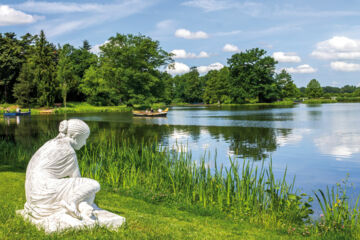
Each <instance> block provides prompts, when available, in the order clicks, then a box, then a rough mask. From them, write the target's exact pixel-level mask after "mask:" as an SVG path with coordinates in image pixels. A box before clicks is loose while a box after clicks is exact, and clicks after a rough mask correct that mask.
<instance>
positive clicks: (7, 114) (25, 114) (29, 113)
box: [4, 111, 31, 117]
mask: <svg viewBox="0 0 360 240" xmlns="http://www.w3.org/2000/svg"><path fill="white" fill-rule="evenodd" d="M30 115H31V111H28V112H11V113H4V117H15V116H30Z"/></svg>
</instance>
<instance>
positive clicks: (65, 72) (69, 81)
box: [56, 44, 78, 107]
mask: <svg viewBox="0 0 360 240" xmlns="http://www.w3.org/2000/svg"><path fill="white" fill-rule="evenodd" d="M74 50H75V49H74V47H73V46H71V45H70V44H65V45H64V46H63V47H62V49H61V50H60V54H59V63H58V65H57V71H56V79H57V81H58V82H59V87H60V90H61V96H62V98H63V102H64V106H65V107H66V97H67V94H68V91H69V89H71V88H72V87H74V79H76V78H77V77H78V76H76V74H75V68H74V62H73V61H72V59H71V56H72V54H73V52H74Z"/></svg>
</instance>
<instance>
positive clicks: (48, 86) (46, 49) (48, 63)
mask: <svg viewBox="0 0 360 240" xmlns="http://www.w3.org/2000/svg"><path fill="white" fill-rule="evenodd" d="M57 57H58V54H57V49H56V47H55V46H54V45H53V44H51V43H49V42H48V41H47V40H46V37H45V33H44V31H42V30H41V32H40V35H39V37H38V38H37V39H36V42H35V48H34V54H33V55H32V56H30V61H32V62H34V65H33V66H34V81H35V83H36V86H37V93H38V95H37V103H38V104H39V105H40V106H51V105H53V104H54V101H55V96H56V91H57V87H58V84H57V81H56V64H57Z"/></svg>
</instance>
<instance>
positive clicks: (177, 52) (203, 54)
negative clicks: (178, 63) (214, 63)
mask: <svg viewBox="0 0 360 240" xmlns="http://www.w3.org/2000/svg"><path fill="white" fill-rule="evenodd" d="M171 53H173V54H175V56H174V57H173V58H174V59H176V58H208V57H209V54H208V53H207V52H204V51H201V52H200V53H199V54H198V55H197V54H195V53H191V52H189V53H188V52H186V51H185V50H184V49H174V50H172V51H171Z"/></svg>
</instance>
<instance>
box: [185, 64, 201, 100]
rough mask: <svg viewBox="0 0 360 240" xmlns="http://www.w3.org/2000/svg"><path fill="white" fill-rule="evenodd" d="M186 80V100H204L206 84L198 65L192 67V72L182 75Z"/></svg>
mask: <svg viewBox="0 0 360 240" xmlns="http://www.w3.org/2000/svg"><path fill="white" fill-rule="evenodd" d="M182 78H183V81H184V83H185V84H184V100H185V102H188V103H198V102H202V96H203V94H204V84H203V83H202V79H201V77H200V75H199V72H198V70H197V68H196V67H192V68H191V70H190V72H188V73H185V74H184V75H182Z"/></svg>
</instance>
